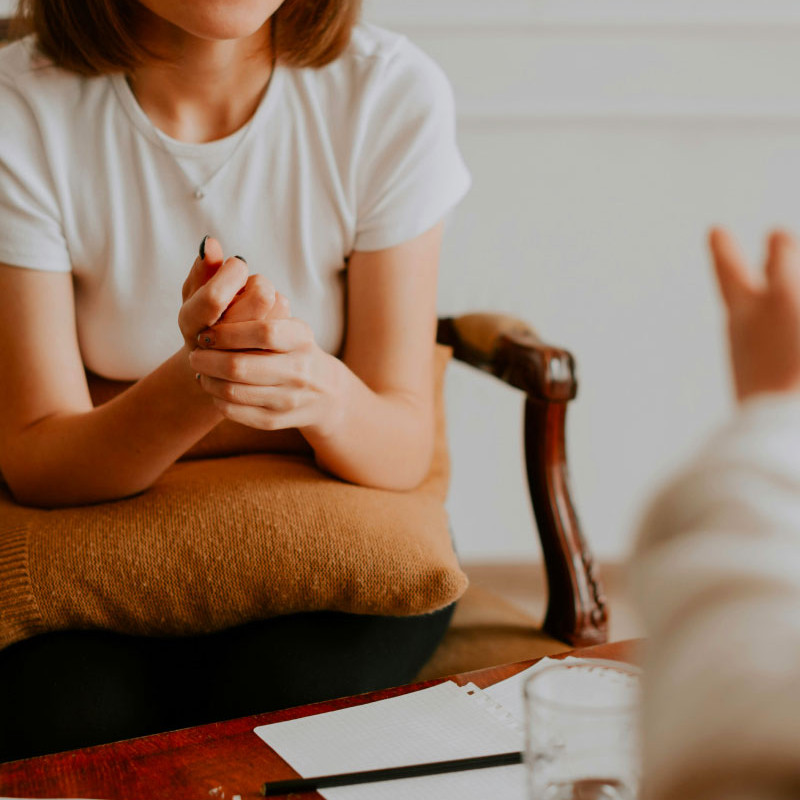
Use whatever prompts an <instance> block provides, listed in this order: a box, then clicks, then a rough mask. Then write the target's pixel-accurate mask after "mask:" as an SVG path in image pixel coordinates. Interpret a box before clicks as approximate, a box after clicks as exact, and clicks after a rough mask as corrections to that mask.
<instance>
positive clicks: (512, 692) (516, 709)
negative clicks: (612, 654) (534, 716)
mask: <svg viewBox="0 0 800 800" xmlns="http://www.w3.org/2000/svg"><path fill="white" fill-rule="evenodd" d="M583 661H585V659H583V658H574V657H573V656H567V657H566V658H559V659H555V658H543V659H542V660H541V661H537V662H536V663H535V664H534V665H533V666H532V667H528V669H524V670H522V672H518V673H517V674H516V675H512V676H511V677H510V678H506V679H505V680H504V681H499V682H498V683H495V684H494V685H493V686H490V687H489V688H488V689H484V690H483V691H484V692H485V693H486V694H488V695H489V697H491V698H492V699H493V700H494V701H495V702H496V703H498V704H499V705H501V706H502V707H503V708H504V709H505V710H506V711H508V713H509V714H511V716H512V717H514V719H516V720H518V721H519V722H520V723H522V724H524V723H525V697H524V695H523V693H522V687H523V686H524V685H525V681H526V680H528V678H530V676H531V675H535V674H536V673H537V672H541V671H542V670H543V669H546V668H547V667H552V666H554V665H555V664H580V663H581V662H583Z"/></svg>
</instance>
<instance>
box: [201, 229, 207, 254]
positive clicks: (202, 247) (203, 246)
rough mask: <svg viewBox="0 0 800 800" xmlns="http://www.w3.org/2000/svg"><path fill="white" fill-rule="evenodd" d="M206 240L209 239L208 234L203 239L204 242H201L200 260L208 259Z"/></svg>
mask: <svg viewBox="0 0 800 800" xmlns="http://www.w3.org/2000/svg"><path fill="white" fill-rule="evenodd" d="M206 239H208V234H206V235H205V236H204V237H203V241H202V242H200V258H205V257H206Z"/></svg>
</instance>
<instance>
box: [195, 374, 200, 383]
mask: <svg viewBox="0 0 800 800" xmlns="http://www.w3.org/2000/svg"><path fill="white" fill-rule="evenodd" d="M194 379H195V380H196V381H199V380H200V373H199V372H195V374H194Z"/></svg>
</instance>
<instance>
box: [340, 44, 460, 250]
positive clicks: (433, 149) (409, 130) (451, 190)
mask: <svg viewBox="0 0 800 800" xmlns="http://www.w3.org/2000/svg"><path fill="white" fill-rule="evenodd" d="M368 91H369V95H368V97H367V98H366V101H365V102H366V104H367V108H366V115H367V120H366V125H365V129H364V139H363V142H362V147H361V152H360V154H359V158H358V162H357V181H356V186H357V193H358V198H357V222H356V237H355V244H354V249H355V250H362V251H363V250H381V249H384V248H387V247H393V246H395V245H398V244H401V243H403V242H405V241H408V240H410V239H413V238H414V237H416V236H419V235H420V234H422V233H424V232H425V231H426V230H428V229H430V228H431V227H433V226H434V225H435V224H436V223H437V222H439V221H440V220H441V219H442V218H443V217H445V216H446V215H447V213H448V212H449V211H451V210H452V209H453V207H454V206H455V205H456V204H457V203H458V202H459V201H460V200H461V199H462V197H463V196H464V195H465V194H466V192H467V190H468V189H469V186H470V176H469V172H468V171H467V168H466V166H465V164H464V161H463V159H462V157H461V153H460V152H459V149H458V144H457V142H456V125H455V102H454V99H453V92H452V89H451V86H450V83H449V81H448V79H447V77H446V76H445V74H444V72H443V71H442V70H441V68H440V67H439V66H438V65H437V64H436V63H435V62H434V61H433V60H432V59H431V58H430V57H429V56H427V55H426V54H425V53H423V52H422V51H421V50H419V49H418V48H416V47H415V46H413V45H411V44H410V43H409V42H407V41H405V40H404V46H403V47H399V48H397V49H396V50H395V51H394V52H393V53H392V55H391V56H390V57H388V58H387V59H386V61H385V63H383V64H382V65H381V69H380V70H379V71H378V74H377V75H376V76H375V78H374V80H373V81H371V83H370V87H369V90H368Z"/></svg>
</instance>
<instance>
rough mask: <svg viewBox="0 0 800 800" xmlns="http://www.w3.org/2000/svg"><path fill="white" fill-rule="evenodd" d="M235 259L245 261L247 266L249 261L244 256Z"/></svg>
mask: <svg viewBox="0 0 800 800" xmlns="http://www.w3.org/2000/svg"><path fill="white" fill-rule="evenodd" d="M234 258H238V259H239V261H244V263H245V264H246V263H247V259H246V258H245V257H244V256H234Z"/></svg>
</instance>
